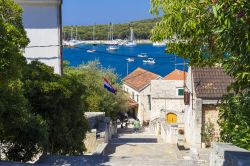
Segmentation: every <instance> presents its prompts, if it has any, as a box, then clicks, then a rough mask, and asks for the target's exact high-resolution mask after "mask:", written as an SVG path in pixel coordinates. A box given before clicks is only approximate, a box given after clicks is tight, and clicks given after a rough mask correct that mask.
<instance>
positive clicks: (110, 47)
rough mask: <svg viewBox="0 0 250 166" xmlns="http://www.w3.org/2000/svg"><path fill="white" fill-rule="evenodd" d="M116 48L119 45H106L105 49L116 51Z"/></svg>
mask: <svg viewBox="0 0 250 166" xmlns="http://www.w3.org/2000/svg"><path fill="white" fill-rule="evenodd" d="M118 49H119V47H117V46H108V48H107V49H106V50H107V51H116V50H118Z"/></svg>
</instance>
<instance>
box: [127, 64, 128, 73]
mask: <svg viewBox="0 0 250 166" xmlns="http://www.w3.org/2000/svg"><path fill="white" fill-rule="evenodd" d="M127 76H128V62H127Z"/></svg>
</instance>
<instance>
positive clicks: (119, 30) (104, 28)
mask: <svg viewBox="0 0 250 166" xmlns="http://www.w3.org/2000/svg"><path fill="white" fill-rule="evenodd" d="M159 20H160V19H159V18H156V19H147V20H141V21H133V22H129V23H126V24H114V25H113V29H114V30H113V33H114V39H126V38H129V35H130V26H131V27H133V29H134V35H135V38H136V39H149V38H150V35H151V30H152V28H153V27H154V26H155V24H156V23H157V22H158V21H159ZM71 27H72V26H66V27H64V28H63V32H64V39H66V40H68V39H70V31H71ZM77 30H78V39H81V40H92V36H93V35H92V34H93V26H77ZM74 32H75V26H74ZM95 33H96V35H95V36H96V37H95V39H96V40H107V38H108V24H101V25H96V26H95ZM73 34H74V35H75V33H73Z"/></svg>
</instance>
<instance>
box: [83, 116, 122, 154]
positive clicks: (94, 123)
mask: <svg viewBox="0 0 250 166" xmlns="http://www.w3.org/2000/svg"><path fill="white" fill-rule="evenodd" d="M85 116H86V118H87V120H88V123H89V127H90V129H91V131H90V132H88V133H87V134H86V138H85V139H84V144H85V147H86V149H87V153H93V152H95V151H96V149H97V148H98V147H99V146H102V144H106V143H108V142H109V140H110V139H111V138H112V136H113V135H114V134H116V133H117V126H116V124H115V123H113V122H112V121H111V119H110V118H109V117H105V113H104V112H85Z"/></svg>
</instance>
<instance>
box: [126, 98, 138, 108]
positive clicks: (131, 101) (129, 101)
mask: <svg viewBox="0 0 250 166" xmlns="http://www.w3.org/2000/svg"><path fill="white" fill-rule="evenodd" d="M128 103H129V108H138V103H137V102H136V101H134V100H133V99H131V98H129V99H128Z"/></svg>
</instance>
